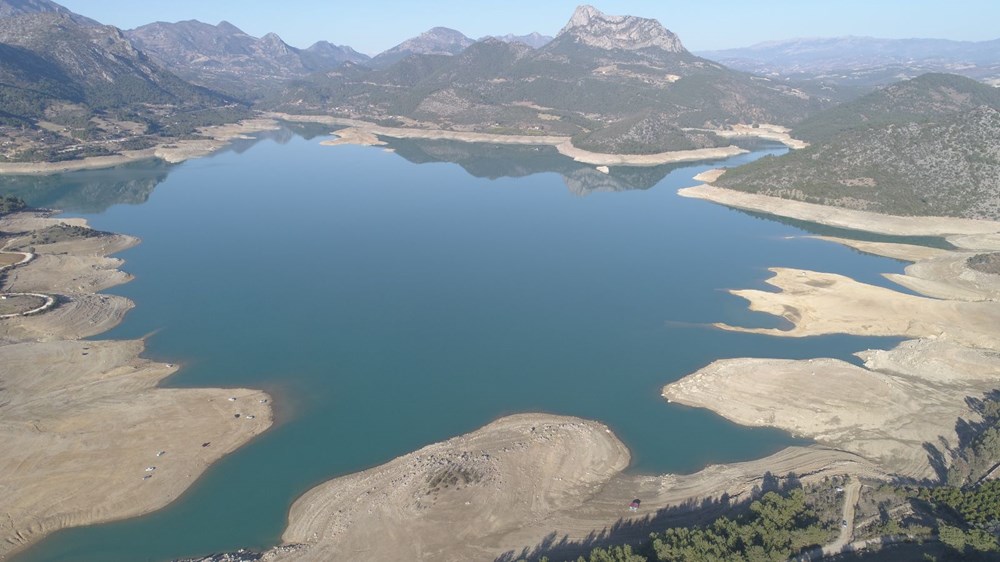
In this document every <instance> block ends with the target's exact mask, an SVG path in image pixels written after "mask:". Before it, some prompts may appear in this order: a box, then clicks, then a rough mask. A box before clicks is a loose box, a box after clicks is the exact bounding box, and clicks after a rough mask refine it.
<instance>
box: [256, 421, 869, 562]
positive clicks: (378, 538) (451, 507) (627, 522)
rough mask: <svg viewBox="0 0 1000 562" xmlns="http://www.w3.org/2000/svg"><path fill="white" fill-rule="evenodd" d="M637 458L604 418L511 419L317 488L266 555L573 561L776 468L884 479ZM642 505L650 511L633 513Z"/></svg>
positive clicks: (748, 489) (743, 491)
mask: <svg viewBox="0 0 1000 562" xmlns="http://www.w3.org/2000/svg"><path fill="white" fill-rule="evenodd" d="M628 462H629V453H628V450H627V449H626V448H625V447H624V445H623V444H622V443H621V442H620V441H619V440H618V439H617V438H616V437H615V436H614V434H613V433H611V432H610V430H609V429H608V428H607V427H605V426H603V425H601V424H599V423H596V422H591V421H585V420H581V419H577V418H569V417H562V416H551V415H545V414H521V415H516V416H510V417H506V418H502V419H500V420H497V421H496V422H493V423H491V424H489V425H487V426H485V427H483V428H481V429H479V430H477V431H475V432H473V433H470V434H467V435H463V436H459V437H456V438H453V439H450V440H448V441H445V442H442V443H437V444H434V445H430V446H428V447H425V448H423V449H421V450H419V451H416V452H413V453H410V454H408V455H405V456H402V457H399V458H397V459H395V460H393V461H391V462H389V463H387V464H384V465H382V466H379V467H376V468H373V469H370V470H367V471H364V472H361V473H357V474H353V475H349V476H344V477H341V478H337V479H334V480H331V481H329V482H327V483H325V484H322V485H320V486H318V487H316V488H314V489H312V490H310V491H309V492H308V493H306V494H305V495H303V496H302V497H301V498H299V499H298V500H297V501H296V502H295V504H294V505H293V506H292V509H291V513H290V515H289V525H288V528H287V529H286V531H285V533H284V535H283V539H284V541H285V542H286V547H282V548H279V549H276V550H274V551H272V552H269V553H267V554H266V555H265V557H264V559H265V560H348V559H350V560H435V561H450V560H454V561H459V560H461V561H469V560H494V559H496V558H497V557H500V556H504V555H507V556H508V557H510V559H511V560H514V559H516V558H518V557H519V556H522V555H525V554H529V553H531V552H532V551H535V552H536V554H542V553H545V552H546V550H548V553H549V554H556V555H558V554H559V553H562V554H565V555H567V556H570V555H572V556H573V557H574V558H575V555H574V554H572V553H573V552H574V551H576V550H580V549H581V548H582V549H583V550H587V549H588V548H589V546H583V547H581V546H580V545H579V544H576V545H574V544H572V543H574V542H576V543H581V542H582V543H585V544H586V545H589V544H590V542H596V543H600V542H601V541H608V540H612V541H626V540H636V539H642V538H644V537H646V536H647V535H648V533H649V532H650V531H651V530H654V529H657V528H661V527H660V526H663V525H666V524H668V523H669V522H671V521H673V522H677V521H682V520H684V521H687V520H691V518H692V517H695V518H698V517H702V518H703V517H708V516H714V515H716V514H718V513H719V512H721V511H722V510H724V509H726V508H727V507H728V505H729V503H727V502H728V501H733V502H738V501H743V500H745V499H747V498H748V497H749V496H750V494H752V493H753V492H754V489H755V487H756V488H757V489H758V490H759V488H760V487H761V485H762V484H763V475H764V474H765V473H766V472H768V471H771V472H772V473H774V474H776V475H785V474H788V473H789V472H795V473H797V474H798V475H801V476H802V477H804V478H805V479H807V480H809V479H819V478H822V477H824V476H830V475H834V474H864V475H868V476H875V477H877V476H880V475H881V474H882V473H880V472H879V471H878V470H877V469H875V468H874V467H872V466H871V465H870V464H869V463H867V462H866V461H864V460H863V459H860V458H859V457H857V456H856V455H852V454H849V453H844V452H840V451H832V450H829V449H825V448H821V447H793V448H789V449H786V450H784V451H781V452H780V453H777V454H775V455H773V456H771V457H769V458H768V459H764V460H762V461H754V462H749V463H737V464H732V465H718V466H711V467H708V468H706V469H705V470H703V471H701V472H699V473H696V474H693V475H687V476H677V475H664V476H637V475H623V474H622V473H621V471H622V470H623V469H624V468H625V467H626V466H627V465H628ZM723 494H727V495H728V496H727V497H728V498H729V499H728V500H721V499H720V498H722V496H723ZM636 498H639V499H640V500H641V506H640V509H639V510H638V511H637V512H635V513H632V512H630V511H629V510H628V504H629V502H630V501H631V500H633V499H636ZM703 499H704V500H707V501H705V502H702V500H703ZM386 537H391V540H386ZM588 539H589V541H590V542H587V541H588ZM546 541H547V542H548V543H551V545H550V546H548V547H542V548H543V550H536V549H537V548H538V547H539V545H541V544H543V543H545V542H546ZM563 541H565V543H566V544H563V545H562V546H559V544H560V543H562V542H563ZM287 545H297V547H295V548H287ZM552 545H555V546H552Z"/></svg>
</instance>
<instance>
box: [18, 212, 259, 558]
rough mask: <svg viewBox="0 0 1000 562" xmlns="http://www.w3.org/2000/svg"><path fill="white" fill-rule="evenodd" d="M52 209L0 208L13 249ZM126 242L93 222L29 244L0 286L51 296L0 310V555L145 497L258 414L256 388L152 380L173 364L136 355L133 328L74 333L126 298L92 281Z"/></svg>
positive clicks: (180, 484) (108, 516)
mask: <svg viewBox="0 0 1000 562" xmlns="http://www.w3.org/2000/svg"><path fill="white" fill-rule="evenodd" d="M58 222H60V221H59V220H58V219H50V218H46V217H44V216H41V215H39V214H34V213H19V214H16V215H11V216H7V217H4V218H3V219H0V233H2V234H3V235H5V236H7V237H8V238H9V239H8V247H9V248H13V247H18V248H21V247H23V246H24V245H26V244H28V243H29V242H30V240H31V238H30V234H31V233H32V232H35V231H39V230H41V229H44V228H46V227H48V226H51V225H53V224H56V223H58ZM66 222H72V223H74V224H77V225H80V224H82V221H78V220H77V221H66ZM135 243H137V240H136V239H135V238H132V237H128V236H121V235H99V236H91V237H80V238H69V239H66V240H61V241H59V242H56V243H52V244H44V245H35V246H33V247H31V249H32V251H34V252H35V253H36V258H35V259H33V260H31V261H30V262H27V263H25V264H22V265H18V266H15V267H14V269H13V270H11V271H8V272H6V276H5V279H4V282H3V286H0V292H4V291H10V289H11V286H12V285H13V286H14V289H16V290H17V291H25V292H29V291H30V292H38V293H43V294H48V295H55V296H57V297H58V300H59V302H58V304H57V306H56V308H54V309H53V310H50V311H47V312H44V313H41V314H38V315H35V316H30V317H17V318H11V319H3V320H0V450H2V451H4V454H3V455H0V514H2V515H0V559H6V558H8V557H9V556H10V555H11V554H12V553H14V552H16V551H18V550H20V549H22V548H24V547H25V546H27V545H29V544H31V543H32V542H35V541H37V540H39V539H41V538H42V537H43V536H45V535H46V534H48V533H50V532H52V531H54V530H57V529H61V528H64V527H71V526H78V525H86V524H91V523H97V522H103V521H110V520H114V519H121V518H124V517H132V516H137V515H141V514H144V513H148V512H150V511H153V510H156V509H159V508H161V507H163V506H165V505H166V504H168V503H170V502H171V501H173V500H174V499H176V498H177V497H178V496H179V495H180V494H181V493H182V492H183V491H184V490H185V489H186V488H187V487H188V486H190V485H191V484H192V483H193V482H194V480H195V479H197V478H198V476H199V475H200V474H201V473H202V472H203V471H204V470H205V469H206V468H207V467H208V466H209V465H210V464H211V463H212V462H214V461H216V460H218V459H219V458H220V457H222V456H223V455H225V454H226V453H228V452H231V451H233V450H234V449H236V448H237V447H239V446H240V445H242V444H244V443H246V442H247V441H248V440H249V439H251V438H252V437H253V436H255V435H257V434H259V433H260V432H262V431H264V430H265V429H266V428H267V427H268V426H270V424H271V410H270V401H269V400H268V399H267V396H266V395H265V394H263V393H261V392H259V391H254V390H246V389H162V388H158V386H157V385H158V383H159V382H160V381H161V380H163V379H164V378H166V377H167V376H169V375H170V374H172V373H173V372H175V371H176V370H177V367H176V366H174V365H168V364H164V363H156V362H153V361H149V360H147V359H143V358H141V357H140V354H141V352H142V350H143V347H144V344H143V342H142V341H141V340H135V341H82V340H81V339H80V338H83V337H86V336H92V335H95V334H99V333H101V332H103V331H105V330H107V329H109V328H111V327H113V326H115V325H116V324H117V323H118V322H120V321H121V319H122V317H123V316H124V314H125V312H126V311H127V310H128V309H130V308H131V306H132V303H131V302H129V301H128V300H127V299H125V298H122V297H117V296H111V295H101V294H97V293H96V291H99V290H102V289H105V288H107V287H110V286H113V285H117V284H119V283H123V282H126V281H128V280H129V276H128V275H127V274H124V273H122V272H121V271H119V270H118V269H117V268H118V267H119V266H120V265H121V260H118V259H114V258H108V257H106V256H107V255H108V254H111V253H114V252H118V251H121V250H123V249H125V248H128V247H130V246H132V245H134V244H135ZM230 398H236V400H230ZM236 414H240V417H238V418H237V417H235V416H236ZM160 452H162V454H161V455H158V453H160ZM152 467H155V468H152ZM147 469H149V470H147ZM147 476H148V478H146V477H147Z"/></svg>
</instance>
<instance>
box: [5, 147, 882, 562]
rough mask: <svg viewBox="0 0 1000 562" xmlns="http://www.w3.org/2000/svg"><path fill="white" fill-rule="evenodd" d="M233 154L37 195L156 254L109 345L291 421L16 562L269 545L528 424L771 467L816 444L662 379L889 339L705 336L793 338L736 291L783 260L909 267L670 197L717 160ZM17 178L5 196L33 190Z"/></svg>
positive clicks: (663, 459) (69, 178)
mask: <svg viewBox="0 0 1000 562" xmlns="http://www.w3.org/2000/svg"><path fill="white" fill-rule="evenodd" d="M276 141H277V142H276ZM237 148H238V149H236V150H230V151H228V152H225V153H220V154H217V155H215V156H213V157H211V158H205V159H200V160H194V161H190V162H186V163H184V164H182V165H178V166H172V167H163V166H153V167H152V168H151V169H149V170H145V169H144V168H143V166H142V165H139V166H131V167H129V168H126V169H125V170H123V171H119V172H117V173H120V174H122V175H123V176H127V178H126V179H122V180H121V181H118V180H119V179H120V178H117V177H116V176H115V174H116V172H107V173H104V174H102V175H100V178H99V181H98V180H97V179H94V178H90V179H89V180H88V179H86V177H85V176H81V175H74V174H65V175H63V176H60V178H61V179H60V180H58V181H56V182H55V183H56V184H58V185H55V186H53V185H52V182H53V180H47V181H48V183H47V184H46V185H47V186H48V187H47V188H46V190H39V191H38V192H39V193H45V194H46V195H45V197H48V198H49V201H50V203H48V204H51V205H53V206H55V203H60V204H62V206H63V208H64V209H65V210H66V211H67V212H68V213H69V214H74V215H83V216H86V217H87V218H88V219H89V220H90V222H91V224H92V226H94V227H95V228H98V229H102V230H108V231H115V232H124V233H129V234H133V235H137V236H139V237H141V238H142V239H143V243H142V244H141V245H140V246H138V247H136V248H134V249H132V250H129V251H127V252H125V253H123V254H121V256H122V257H124V258H125V259H126V260H127V264H126V267H125V269H126V270H128V271H129V272H130V273H132V274H134V275H135V277H136V279H135V280H134V281H133V282H131V283H129V284H127V285H123V286H121V287H116V288H115V289H113V290H112V291H110V292H113V293H116V294H121V295H125V296H127V297H129V298H131V299H133V300H135V301H136V303H137V305H138V306H137V308H136V309H135V310H134V311H132V312H130V313H129V315H128V317H127V318H126V321H125V322H124V323H123V324H122V325H121V326H119V327H118V328H116V329H115V330H113V331H112V332H109V333H108V334H104V335H102V337H107V338H136V337H142V336H146V335H149V334H152V336H151V337H150V338H149V341H148V351H147V355H148V356H150V357H153V358H156V359H161V360H164V361H169V362H172V363H180V364H182V365H183V366H184V368H183V369H182V370H181V371H180V372H179V373H178V374H177V375H175V376H174V377H172V378H170V379H169V380H167V381H166V383H165V386H171V387H186V386H223V387H225V386H247V387H259V388H264V389H267V390H268V391H270V392H272V393H274V396H275V407H276V408H277V416H278V421H277V423H276V425H275V427H274V428H273V429H271V430H270V431H268V432H267V433H266V434H264V435H263V436H262V437H260V438H259V439H257V440H255V441H254V442H252V443H251V444H249V445H248V446H246V447H244V448H242V449H241V450H239V451H238V452H236V453H235V454H233V455H231V456H229V457H227V458H225V459H223V460H222V461H220V462H219V463H218V464H216V465H215V466H213V467H212V468H211V469H210V470H209V471H208V473H207V474H206V475H205V476H204V477H203V478H201V479H200V480H199V481H198V482H197V483H196V484H195V486H193V487H192V488H191V489H190V490H189V491H188V492H187V493H186V494H184V496H182V497H181V498H180V499H179V500H178V501H176V502H175V503H173V504H172V505H170V506H169V507H167V508H166V509H163V510H161V511H159V512H156V513H154V514H151V515H149V516H146V517H142V518H138V519H132V520H127V521H122V522H116V523H111V524H106V525H99V526H94V527H87V528H79V529H69V530H65V531H62V532H59V533H56V534H54V535H52V536H51V537H50V538H49V539H47V540H45V541H44V542H42V543H40V544H39V545H37V546H36V547H35V548H33V549H31V550H30V551H28V552H26V553H25V554H24V555H23V556H20V557H18V558H17V560H18V561H19V562H28V561H32V562H36V561H95V562H97V561H101V562H115V561H122V562H124V561H137V560H152V561H161V560H168V559H171V558H174V557H180V556H193V555H197V554H206V553H210V552H218V551H223V550H231V549H236V548H240V547H253V548H264V547H267V546H270V545H273V544H275V543H276V542H277V541H278V540H279V537H280V534H281V531H282V529H283V527H284V523H285V516H286V513H287V509H288V507H289V505H290V504H291V502H292V501H293V500H294V499H295V498H296V497H297V496H298V495H300V494H301V493H303V492H304V491H306V490H308V489H309V488H310V487H312V486H314V485H316V484H318V483H320V482H322V481H324V480H327V479H329V478H331V477H334V476H337V475H341V474H346V473H350V472H354V471H358V470H361V469H364V468H367V467H370V466H373V465H377V464H380V463H383V462H385V461H387V460H389V459H391V458H393V457H395V456H398V455H400V454H403V453H406V452H409V451H412V450H414V449H417V448H419V447H421V446H423V445H425V444H428V443H432V442H436V441H440V440H443V439H446V438H448V437H451V436H454V435H457V434H461V433H464V432H468V431H471V430H474V429H476V428H478V427H480V426H482V425H483V424H485V423H488V422H489V421H491V420H493V419H496V418H497V417H500V416H503V415H506V414H510V413H515V412H526V411H543V412H552V413H559V414H572V415H576V416H582V417H586V418H592V419H598V420H601V421H603V422H605V423H607V424H608V425H610V426H611V427H612V428H613V430H614V431H615V433H616V434H617V435H618V436H619V437H620V438H621V439H622V440H623V441H624V442H625V443H626V444H627V445H628V446H629V448H630V449H631V450H632V452H633V467H632V469H631V470H634V471H639V472H664V471H670V472H691V471H695V470H698V469H699V468H701V467H703V466H704V465H706V464H708V463H720V462H731V461H739V460H746V459H752V458H758V457H761V456H764V455H767V454H769V453H771V452H774V451H776V450H779V449H781V448H783V447H785V446H787V445H789V444H792V443H799V442H801V441H798V440H796V439H793V438H792V437H791V436H789V435H787V434H785V433H783V432H779V431H774V430H764V429H748V428H743V427H739V426H736V425H734V424H731V423H728V422H726V421H724V420H722V419H721V418H719V417H718V416H716V415H714V414H711V413H709V412H706V411H701V410H696V409H691V408H685V407H682V406H678V405H671V404H666V403H665V402H664V401H663V400H662V399H661V398H660V396H659V392H660V388H661V386H662V385H663V384H665V383H668V382H670V381H673V380H676V379H678V378H680V377H682V376H684V375H686V374H688V373H690V372H692V371H694V370H696V369H698V368H699V367H701V366H703V365H705V364H707V363H709V362H710V361H712V360H715V359H718V358H722V357H740V356H756V357H790V358H797V357H814V356H833V357H841V358H845V359H850V358H851V357H850V354H851V353H852V352H854V351H857V350H861V349H866V348H868V347H885V346H887V345H891V341H890V340H885V339H882V340H879V339H873V338H855V337H847V336H830V337H816V338H803V339H781V338H768V337H763V336H755V335H747V334H734V333H726V332H721V331H717V330H713V329H709V328H706V327H705V324H706V323H710V322H716V321H722V322H728V323H732V324H742V325H759V326H773V325H778V323H777V321H776V320H775V319H773V318H770V317H767V316H764V315H759V314H755V313H750V312H748V311H747V310H746V306H745V303H744V301H742V300H740V299H738V298H735V297H732V296H730V295H728V294H727V293H725V292H724V289H727V288H745V287H755V288H762V287H765V285H764V284H763V281H764V279H766V278H767V276H768V272H767V271H766V268H767V267H771V266H792V267H803V268H810V269H817V270H821V271H833V272H838V273H843V274H847V275H851V276H853V277H855V278H858V279H860V280H862V281H866V282H871V283H878V284H881V285H885V284H887V282H886V281H885V280H884V279H882V278H881V276H880V274H881V273H883V272H894V271H895V272H898V271H901V269H902V264H900V263H898V262H894V261H891V260H886V259H882V258H876V257H872V256H868V255H864V254H860V253H858V252H855V251H852V250H849V249H846V248H843V247H840V246H837V245H833V244H828V243H824V242H819V241H815V240H809V239H805V238H801V236H802V235H803V234H807V232H805V231H803V230H801V229H800V228H798V227H795V226H790V225H786V224H782V223H778V222H775V221H771V220H765V219H762V218H759V217H754V216H750V215H747V214H744V213H741V212H737V211H733V210H730V209H726V208H724V207H720V206H716V205H712V204H709V203H706V202H702V201H697V200H688V199H683V198H680V197H678V196H677V195H676V190H677V188H679V187H682V186H685V185H691V184H692V183H693V182H692V181H691V177H692V176H693V175H695V174H697V173H698V172H700V171H703V170H705V169H708V168H711V167H714V166H715V165H718V163H715V164H714V165H713V164H711V163H706V164H703V165H694V166H679V167H673V168H671V167H658V168H650V169H625V170H617V169H613V170H612V174H611V176H610V177H606V176H603V175H602V174H599V173H597V172H595V171H593V169H592V168H589V167H586V166H582V165H578V164H575V163H572V162H571V161H569V160H566V159H564V158H562V157H559V156H558V155H556V154H554V153H553V152H551V151H550V150H547V149H542V150H535V149H528V150H526V149H523V148H518V149H508V148H502V147H486V148H483V149H481V150H474V149H472V148H469V147H468V146H466V145H456V144H454V143H451V144H449V143H424V144H421V143H405V144H403V143H399V144H398V145H396V149H397V150H398V152H397V153H391V152H386V151H383V150H381V149H378V148H363V147H349V146H345V147H336V148H331V147H322V146H319V145H318V144H317V142H316V139H312V140H306V139H304V138H301V137H295V136H293V135H290V134H287V133H284V134H278V135H270V136H269V137H268V138H265V139H264V140H262V141H261V142H258V143H255V144H254V143H245V144H242V145H240V146H239V147H237ZM529 150H530V151H529ZM781 151H783V149H780V148H775V147H762V148H761V149H760V150H757V151H756V152H754V153H753V154H750V155H744V156H741V157H737V158H733V159H730V160H727V161H726V162H725V163H724V164H725V165H739V164H740V163H743V162H746V161H748V160H750V159H753V158H757V157H760V156H761V155H763V154H767V153H775V152H781ZM451 162H457V163H458V164H459V165H456V164H455V163H451ZM146 172H148V174H147V173H146ZM144 174H146V175H144ZM81 177H83V179H81ZM491 178H494V179H491ZM20 181H21V182H22V183H21V184H17V185H15V184H14V183H10V184H8V185H6V186H5V187H4V188H5V189H7V190H8V191H17V192H18V193H22V194H26V193H32V190H31V185H30V182H31V181H37V180H20ZM24 182H28V183H27V184H26V183H24ZM60 182H62V183H60ZM151 182H152V186H150V183H151ZM63 184H65V185H63ZM73 185H80V186H81V187H78V188H76V187H72V186H73ZM154 187H155V189H153V188H154ZM602 190H603V191H602ZM133 192H141V193H142V196H141V197H136V196H135V195H134V193H133ZM109 193H110V195H109ZM582 194H586V195H585V196H583V195H582ZM29 199H30V198H29ZM35 203H36V204H39V203H38V202H35ZM74 205H75V207H74Z"/></svg>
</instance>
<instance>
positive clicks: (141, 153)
mask: <svg viewBox="0 0 1000 562" xmlns="http://www.w3.org/2000/svg"><path fill="white" fill-rule="evenodd" d="M277 128H278V123H277V122H276V121H274V120H273V119H245V120H243V121H240V122H238V123H231V124H228V125H217V126H213V127H205V128H202V129H199V134H201V135H202V136H205V137H207V138H203V139H187V140H177V141H171V142H166V143H162V144H160V145H157V146H154V147H152V148H147V149H144V150H126V151H123V152H122V154H117V155H113V156H91V157H88V158H82V159H80V160H69V161H66V162H0V174H7V175H45V174H57V173H61V172H72V171H78V170H95V169H100V168H112V167H114V166H121V165H123V164H128V163H129V162H138V161H141V160H149V159H151V158H159V159H160V160H163V161H165V162H168V163H171V164H176V163H179V162H183V161H185V160H189V159H192V158H201V157H202V156H207V155H209V154H211V153H213V152H215V151H217V150H219V149H221V148H223V147H225V146H226V145H227V144H229V142H230V141H232V140H234V139H240V138H247V136H246V135H249V134H251V133H259V132H261V131H272V130H275V129H277Z"/></svg>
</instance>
